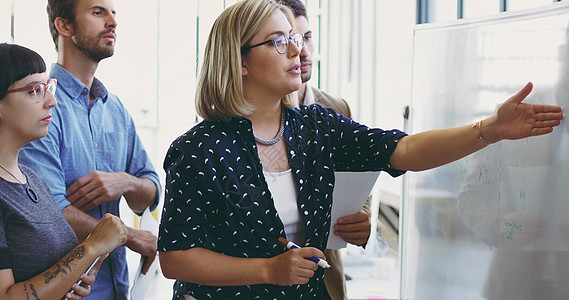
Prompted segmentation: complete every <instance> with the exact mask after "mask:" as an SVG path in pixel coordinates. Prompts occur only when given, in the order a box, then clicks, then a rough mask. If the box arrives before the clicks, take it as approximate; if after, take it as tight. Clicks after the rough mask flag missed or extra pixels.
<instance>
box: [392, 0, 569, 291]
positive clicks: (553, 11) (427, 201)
mask: <svg viewBox="0 0 569 300" xmlns="http://www.w3.org/2000/svg"><path fill="white" fill-rule="evenodd" d="M568 28H569V5H568V4H567V3H566V2H558V3H554V4H551V5H548V6H545V7H541V8H538V9H533V10H527V11H521V12H516V13H502V14H499V15H497V16H496V17H492V18H483V19H475V20H463V21H457V22H454V23H446V24H440V25H432V24H431V25H419V26H417V27H416V29H415V30H414V54H413V82H412V112H413V113H412V119H411V131H412V132H420V131H424V130H429V129H436V128H445V127H453V126H461V125H464V124H468V123H471V124H473V123H475V122H476V121H478V120H481V119H483V118H485V117H487V116H490V115H491V114H493V113H494V111H495V109H496V108H497V107H498V105H499V104H500V103H501V102H503V101H505V100H506V99H507V98H509V97H510V96H511V95H513V94H514V93H515V92H516V91H518V90H519V89H521V88H522V87H523V86H524V85H525V84H526V83H527V82H528V81H532V82H533V83H534V90H533V92H532V93H531V94H530V95H529V97H528V98H527V99H526V100H525V101H526V102H528V103H546V104H554V105H559V106H562V107H564V111H567V106H568V103H569V46H568V43H569V40H568V38H567V37H568V35H567V32H568ZM567 127H568V126H567V123H565V121H563V122H562V124H561V126H559V127H556V129H555V130H554V132H553V133H552V134H549V135H546V136H540V137H532V138H528V139H523V140H519V141H502V142H500V143H498V144H493V145H491V146H488V147H486V148H485V149H483V150H482V151H479V152H478V153H476V154H473V155H471V156H468V157H466V158H465V159H462V160H459V161H457V162H454V163H451V164H449V165H446V166H443V167H440V168H436V169H433V170H429V171H425V172H415V173H413V172H411V173H408V174H407V175H406V178H405V184H404V185H405V188H404V193H403V207H402V216H401V217H402V236H401V249H402V253H401V270H402V272H401V291H400V294H401V298H402V299H437V300H440V299H453V300H454V299H461V300H464V299H516V300H519V299H531V300H535V299H569V134H568V129H567Z"/></svg>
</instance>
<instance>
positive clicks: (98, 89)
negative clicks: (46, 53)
mask: <svg viewBox="0 0 569 300" xmlns="http://www.w3.org/2000/svg"><path fill="white" fill-rule="evenodd" d="M50 77H52V78H57V88H58V89H59V88H61V89H63V90H65V92H66V93H67V94H69V95H70V96H71V97H73V98H74V99H76V98H79V96H80V95H81V93H83V91H84V90H89V88H88V87H87V86H85V84H83V82H81V81H80V80H79V79H78V78H77V77H75V76H74V75H73V74H71V73H70V72H69V71H67V70H66V69H65V68H64V67H62V66H60V65H58V64H56V63H54V64H52V65H51V70H50ZM90 92H91V95H93V96H94V97H95V98H100V99H101V100H103V102H106V101H107V99H108V97H107V96H108V94H109V92H108V91H107V88H106V87H105V86H104V85H103V83H102V82H101V81H99V79H97V77H95V78H93V84H92V85H91V90H90Z"/></svg>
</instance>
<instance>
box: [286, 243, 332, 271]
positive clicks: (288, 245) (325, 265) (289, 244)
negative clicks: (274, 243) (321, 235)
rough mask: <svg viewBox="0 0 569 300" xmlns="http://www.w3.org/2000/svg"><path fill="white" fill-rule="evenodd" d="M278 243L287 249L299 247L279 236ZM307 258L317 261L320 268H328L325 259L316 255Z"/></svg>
mask: <svg viewBox="0 0 569 300" xmlns="http://www.w3.org/2000/svg"><path fill="white" fill-rule="evenodd" d="M279 244H281V245H283V246H285V247H287V248H288V249H297V248H300V247H299V246H297V245H296V244H295V243H293V242H291V241H289V240H287V239H285V238H282V237H280V238H279ZM307 259H310V260H311V261H313V262H315V263H317V264H318V265H319V266H320V267H322V268H330V265H329V264H328V262H327V261H325V260H323V259H320V258H318V257H308V258H307Z"/></svg>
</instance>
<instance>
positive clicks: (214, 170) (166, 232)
mask: <svg viewBox="0 0 569 300" xmlns="http://www.w3.org/2000/svg"><path fill="white" fill-rule="evenodd" d="M285 113H286V118H285V131H284V138H285V142H286V149H287V155H288V162H289V164H290V167H291V170H292V174H293V177H294V182H295V186H296V189H297V194H298V198H297V203H298V209H299V212H300V215H301V216H302V220H301V222H302V224H303V226H304V229H305V234H306V236H305V241H304V243H303V245H302V246H305V247H307V246H310V247H316V248H318V249H320V250H322V251H324V250H325V248H326V243H327V241H328V235H329V232H328V229H329V228H330V221H331V220H330V214H331V205H332V201H333V199H332V192H333V189H334V171H354V172H357V171H371V170H383V171H386V172H388V173H389V174H391V175H392V176H398V175H401V174H403V173H404V172H402V171H399V170H395V169H392V168H391V167H390V166H389V159H390V157H391V154H392V153H393V151H394V150H395V147H396V146H397V142H398V141H399V139H400V138H402V137H404V136H405V135H406V134H405V133H404V132H401V131H398V130H390V131H384V130H381V129H371V128H368V127H366V126H363V125H361V124H358V123H356V122H354V121H352V120H351V119H349V118H347V117H344V116H342V115H339V114H336V113H335V112H334V111H333V110H331V109H325V108H322V107H321V106H319V105H317V104H313V105H311V106H304V105H301V106H300V107H299V108H294V109H285ZM164 169H165V171H166V188H165V190H166V192H165V198H164V210H163V213H162V220H161V224H160V230H159V237H158V250H159V251H176V250H187V249H190V248H194V247H201V248H205V249H209V250H212V251H215V252H218V253H223V254H225V255H229V256H233V257H243V258H254V257H256V258H270V257H274V256H277V255H280V254H282V253H284V252H285V251H286V248H285V247H282V246H280V245H279V244H278V243H277V240H278V238H279V237H281V236H282V237H284V236H285V232H284V227H283V224H282V221H281V220H280V218H279V215H278V213H277V210H276V208H275V206H274V203H273V198H272V196H271V193H270V191H269V188H268V185H267V182H266V180H265V177H264V175H263V168H262V165H261V161H260V159H259V156H258V152H257V146H256V144H255V140H254V137H253V131H252V124H251V122H250V121H249V120H248V119H244V118H241V119H232V120H230V121H229V122H210V121H203V122H201V123H199V124H197V125H196V126H194V128H192V129H190V130H189V131H188V132H186V133H185V134H184V135H182V136H180V137H179V138H178V139H176V140H175V141H174V142H173V143H172V144H171V146H170V149H169V150H168V152H167V154H166V158H165V160H164ZM188 272H191V270H188ZM322 276H323V271H322V268H318V269H317V271H316V273H315V275H314V276H313V277H312V278H311V279H310V280H309V282H308V283H307V284H304V285H292V286H278V285H272V284H258V285H248V286H227V287H226V286H224V287H215V286H205V285H198V284H193V283H188V282H184V281H180V280H179V281H176V283H175V284H174V297H173V298H174V299H183V298H181V296H182V295H184V294H189V295H192V296H194V297H195V298H197V299H232V300H233V299H325V298H324V297H325V296H324V295H325V292H324V282H323V278H322Z"/></svg>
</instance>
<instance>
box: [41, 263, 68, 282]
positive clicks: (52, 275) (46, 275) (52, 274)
mask: <svg viewBox="0 0 569 300" xmlns="http://www.w3.org/2000/svg"><path fill="white" fill-rule="evenodd" d="M54 268H56V269H55V271H53V272H52V271H49V270H48V271H46V272H45V273H43V277H44V278H45V284H48V283H49V282H50V281H51V280H52V279H54V278H55V277H57V275H59V273H60V272H63V273H65V271H63V270H62V269H61V266H60V265H59V264H57V265H55V266H54Z"/></svg>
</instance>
